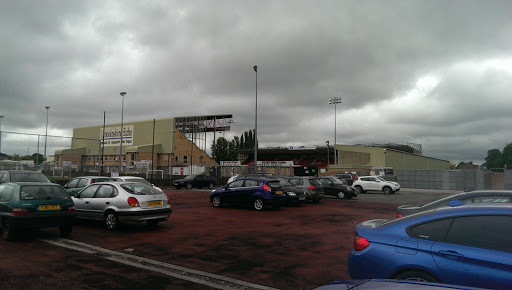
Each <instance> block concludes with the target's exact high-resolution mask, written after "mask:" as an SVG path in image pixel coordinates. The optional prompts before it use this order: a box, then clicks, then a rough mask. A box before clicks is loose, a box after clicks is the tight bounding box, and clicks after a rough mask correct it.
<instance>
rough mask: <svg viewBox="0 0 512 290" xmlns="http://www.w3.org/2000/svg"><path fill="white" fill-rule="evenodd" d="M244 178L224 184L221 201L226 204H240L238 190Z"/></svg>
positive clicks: (242, 184)
mask: <svg viewBox="0 0 512 290" xmlns="http://www.w3.org/2000/svg"><path fill="white" fill-rule="evenodd" d="M244 181H245V179H238V180H235V181H233V182H231V183H228V185H226V188H225V189H224V197H223V201H224V202H226V203H228V204H240V203H241V198H240V196H239V195H240V190H241V189H242V187H243V186H244Z"/></svg>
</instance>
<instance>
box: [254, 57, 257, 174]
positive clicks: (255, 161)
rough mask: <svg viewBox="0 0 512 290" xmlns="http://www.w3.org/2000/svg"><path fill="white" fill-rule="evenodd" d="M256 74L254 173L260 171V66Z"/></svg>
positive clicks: (255, 67)
mask: <svg viewBox="0 0 512 290" xmlns="http://www.w3.org/2000/svg"><path fill="white" fill-rule="evenodd" d="M253 69H254V71H255V72H256V109H255V111H254V173H256V172H257V171H258V66H256V65H255V66H254V67H253Z"/></svg>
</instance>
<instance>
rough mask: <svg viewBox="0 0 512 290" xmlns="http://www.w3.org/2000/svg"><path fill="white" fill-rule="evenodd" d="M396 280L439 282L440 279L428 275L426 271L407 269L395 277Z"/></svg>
mask: <svg viewBox="0 0 512 290" xmlns="http://www.w3.org/2000/svg"><path fill="white" fill-rule="evenodd" d="M395 279H397V280H409V281H421V282H435V283H439V282H440V281H439V280H437V279H436V278H434V277H432V276H430V275H429V274H427V273H424V272H420V271H408V272H404V273H402V274H400V275H398V276H396V277H395Z"/></svg>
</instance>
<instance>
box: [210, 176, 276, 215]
mask: <svg viewBox="0 0 512 290" xmlns="http://www.w3.org/2000/svg"><path fill="white" fill-rule="evenodd" d="M284 190H285V189H284V187H283V186H282V185H281V182H280V181H279V180H277V179H269V178H264V177H260V178H244V179H237V180H235V181H233V182H231V183H228V184H226V185H224V186H222V187H219V188H217V189H215V190H213V191H212V192H211V193H210V202H211V203H212V205H213V206H214V207H221V206H222V205H224V204H229V205H242V206H252V207H253V208H254V209H255V210H257V211H261V210H263V209H264V208H265V207H272V208H274V209H278V208H279V207H280V206H281V204H282V203H283V201H284V199H285V196H284Z"/></svg>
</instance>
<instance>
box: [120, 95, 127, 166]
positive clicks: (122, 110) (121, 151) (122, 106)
mask: <svg viewBox="0 0 512 290" xmlns="http://www.w3.org/2000/svg"><path fill="white" fill-rule="evenodd" d="M119 94H120V95H121V97H122V102H121V143H120V144H119V173H121V172H122V171H123V163H122V162H123V160H122V159H121V154H122V153H123V117H124V116H123V115H124V95H126V92H121V93H119Z"/></svg>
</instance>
